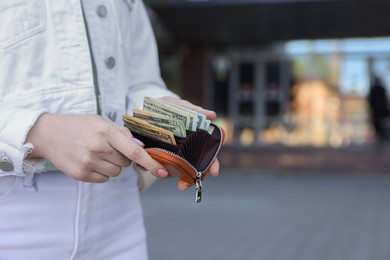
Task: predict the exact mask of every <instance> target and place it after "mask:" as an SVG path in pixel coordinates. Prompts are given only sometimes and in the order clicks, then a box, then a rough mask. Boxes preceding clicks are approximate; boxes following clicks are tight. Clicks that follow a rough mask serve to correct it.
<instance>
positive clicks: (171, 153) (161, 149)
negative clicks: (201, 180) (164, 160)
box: [153, 148, 198, 172]
mask: <svg viewBox="0 0 390 260" xmlns="http://www.w3.org/2000/svg"><path fill="white" fill-rule="evenodd" d="M153 149H156V150H158V151H163V152H166V153H168V154H170V155H172V156H173V157H176V158H178V159H181V160H183V161H184V162H185V163H186V164H187V165H188V166H190V167H191V168H192V169H193V170H194V171H195V172H198V170H197V169H196V168H195V167H194V166H192V164H190V163H189V162H188V161H187V160H186V159H184V158H183V157H181V156H180V155H178V154H175V153H173V152H171V151H169V150H166V149H163V148H153Z"/></svg>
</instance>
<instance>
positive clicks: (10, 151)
mask: <svg viewBox="0 0 390 260" xmlns="http://www.w3.org/2000/svg"><path fill="white" fill-rule="evenodd" d="M5 111H6V112H2V113H1V114H0V119H1V121H2V122H1V124H0V152H2V153H3V154H5V155H6V156H7V159H8V160H9V162H10V163H11V164H12V165H13V169H12V170H11V171H8V170H7V171H4V170H2V169H0V176H7V175H14V176H25V173H26V172H29V173H31V172H32V171H33V172H37V171H39V170H38V169H35V167H34V165H32V164H30V163H28V162H26V161H25V160H24V159H25V157H26V156H27V154H28V153H29V152H31V151H32V149H33V148H34V146H33V144H31V143H25V140H26V137H27V134H28V132H29V131H30V129H31V128H32V126H33V125H34V124H35V122H36V121H37V119H38V117H39V116H41V115H42V114H43V113H45V112H46V111H45V110H29V109H21V108H10V109H8V108H7V110H5Z"/></svg>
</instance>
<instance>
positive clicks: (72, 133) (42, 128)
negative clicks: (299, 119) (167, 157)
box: [26, 114, 168, 182]
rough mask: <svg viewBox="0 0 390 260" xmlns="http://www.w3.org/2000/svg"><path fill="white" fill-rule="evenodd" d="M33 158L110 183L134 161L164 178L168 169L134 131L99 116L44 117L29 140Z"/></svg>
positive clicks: (77, 175)
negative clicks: (151, 153)
mask: <svg viewBox="0 0 390 260" xmlns="http://www.w3.org/2000/svg"><path fill="white" fill-rule="evenodd" d="M26 141H27V142H31V143H32V144H33V145H34V149H33V151H32V152H31V153H30V154H29V155H28V157H27V159H29V158H45V159H47V160H49V161H51V162H52V163H53V164H54V165H55V166H56V167H57V168H58V169H59V170H60V171H62V172H63V173H65V174H66V175H68V176H70V177H72V178H74V179H76V180H81V181H87V182H106V181H107V180H108V179H109V178H110V177H113V176H117V175H119V173H120V172H121V169H122V167H127V166H129V165H130V164H131V162H132V161H134V162H135V163H137V164H139V165H141V166H143V167H144V168H146V169H147V170H149V171H150V172H151V173H152V174H153V175H155V176H156V177H160V178H165V177H167V176H168V172H167V170H166V169H165V168H164V167H163V166H162V165H161V164H160V163H158V162H157V161H156V160H154V159H153V158H152V157H150V156H149V154H148V153H147V152H146V151H145V150H144V149H143V148H142V144H141V143H140V141H138V140H137V139H134V138H133V136H132V135H131V133H130V131H129V130H128V129H127V128H126V127H123V126H119V125H117V124H115V123H114V122H112V121H110V120H108V119H106V118H103V117H101V116H98V115H92V114H91V115H56V114H43V115H41V116H40V117H39V118H38V120H37V121H36V123H35V124H34V126H33V127H32V128H31V130H30V132H29V133H28V136H27V138H26Z"/></svg>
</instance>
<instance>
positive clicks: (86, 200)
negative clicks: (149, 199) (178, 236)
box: [0, 168, 147, 260]
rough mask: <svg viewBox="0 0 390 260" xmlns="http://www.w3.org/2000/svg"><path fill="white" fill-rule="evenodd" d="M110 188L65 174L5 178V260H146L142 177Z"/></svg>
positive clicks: (0, 181)
mask: <svg viewBox="0 0 390 260" xmlns="http://www.w3.org/2000/svg"><path fill="white" fill-rule="evenodd" d="M131 169H132V168H128V169H125V170H124V171H123V172H122V173H121V175H119V176H118V177H115V178H113V179H111V180H110V181H109V182H107V183H104V184H92V183H86V182H79V181H75V180H72V179H71V178H70V177H67V176H66V175H64V174H62V173H60V172H47V173H41V174H38V175H36V176H35V178H36V183H37V187H38V191H36V190H35V189H34V188H33V187H25V186H24V185H23V178H21V177H13V176H7V177H0V260H46V259H47V260H61V259H64V260H65V259H91V260H99V259H102V260H107V259H108V260H122V259H123V260H125V259H129V260H132V259H134V260H146V259H147V249H146V243H145V230H144V223H143V216H142V211H141V207H140V202H139V194H138V188H137V180H136V174H135V173H134V172H132V171H131Z"/></svg>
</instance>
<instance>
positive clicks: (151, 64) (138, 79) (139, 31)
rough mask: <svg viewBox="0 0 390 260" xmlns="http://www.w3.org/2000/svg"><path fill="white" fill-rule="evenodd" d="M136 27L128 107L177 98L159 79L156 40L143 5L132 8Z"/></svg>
mask: <svg viewBox="0 0 390 260" xmlns="http://www.w3.org/2000/svg"><path fill="white" fill-rule="evenodd" d="M135 8H136V9H135V10H134V12H135V15H137V19H136V21H137V22H136V24H135V26H134V27H133V28H134V30H133V37H132V38H133V39H135V40H134V42H133V43H132V44H131V49H130V50H129V51H130V55H129V56H130V57H131V62H130V66H129V79H130V85H129V89H128V92H127V96H128V99H129V104H130V106H131V107H142V103H143V97H145V96H149V97H154V98H158V97H163V96H172V97H178V96H177V95H176V94H174V93H173V92H171V91H169V90H168V89H167V88H166V86H165V83H164V82H163V80H162V78H161V75H160V66H159V61H158V51H157V44H156V39H155V36H154V33H153V30H152V27H151V24H150V20H149V17H148V15H147V12H146V9H145V6H144V4H143V1H138V4H136V5H135Z"/></svg>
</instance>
